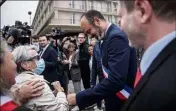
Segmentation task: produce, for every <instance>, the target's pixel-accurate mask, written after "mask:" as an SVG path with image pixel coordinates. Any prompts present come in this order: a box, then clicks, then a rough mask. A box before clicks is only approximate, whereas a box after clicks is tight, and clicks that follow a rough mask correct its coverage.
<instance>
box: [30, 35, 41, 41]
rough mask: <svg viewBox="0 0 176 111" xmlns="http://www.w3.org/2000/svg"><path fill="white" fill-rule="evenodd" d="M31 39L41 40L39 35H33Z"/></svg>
mask: <svg viewBox="0 0 176 111" xmlns="http://www.w3.org/2000/svg"><path fill="white" fill-rule="evenodd" d="M31 38H32V39H35V40H36V39H39V36H38V35H33V36H32V37H31Z"/></svg>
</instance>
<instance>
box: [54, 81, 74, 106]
mask: <svg viewBox="0 0 176 111" xmlns="http://www.w3.org/2000/svg"><path fill="white" fill-rule="evenodd" d="M52 85H53V87H54V89H55V91H54V92H53V93H54V94H57V92H63V91H64V89H63V88H62V87H61V85H60V82H59V81H55V82H53V83H52ZM67 100H68V104H69V105H76V94H75V93H73V94H68V95H67Z"/></svg>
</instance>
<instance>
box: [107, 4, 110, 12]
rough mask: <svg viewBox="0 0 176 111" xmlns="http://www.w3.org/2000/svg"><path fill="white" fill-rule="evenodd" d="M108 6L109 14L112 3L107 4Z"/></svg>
mask: <svg viewBox="0 0 176 111" xmlns="http://www.w3.org/2000/svg"><path fill="white" fill-rule="evenodd" d="M107 4H108V8H107V12H111V2H107Z"/></svg>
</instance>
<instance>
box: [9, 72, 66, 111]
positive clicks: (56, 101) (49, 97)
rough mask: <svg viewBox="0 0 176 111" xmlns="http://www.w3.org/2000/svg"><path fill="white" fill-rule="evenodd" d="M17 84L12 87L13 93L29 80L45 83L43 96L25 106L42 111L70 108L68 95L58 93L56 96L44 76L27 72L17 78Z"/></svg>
mask: <svg viewBox="0 0 176 111" xmlns="http://www.w3.org/2000/svg"><path fill="white" fill-rule="evenodd" d="M15 79H16V84H15V85H14V86H13V87H12V89H11V90H12V91H14V89H15V88H16V87H20V86H22V85H23V83H25V82H27V81H29V80H38V79H39V80H41V81H44V82H45V85H44V89H43V92H42V93H43V94H42V95H41V96H40V97H36V98H33V99H29V100H28V101H27V102H26V103H25V106H26V107H28V108H30V109H32V110H36V111H37V110H41V111H68V110H69V106H68V102H67V99H66V95H65V93H63V92H58V93H57V95H56V96H55V95H54V94H53V92H52V91H51V89H50V88H49V86H48V84H47V83H46V80H45V79H44V78H43V76H41V75H40V76H39V75H34V74H32V72H29V71H26V72H23V73H21V74H19V75H17V76H16V78H15Z"/></svg>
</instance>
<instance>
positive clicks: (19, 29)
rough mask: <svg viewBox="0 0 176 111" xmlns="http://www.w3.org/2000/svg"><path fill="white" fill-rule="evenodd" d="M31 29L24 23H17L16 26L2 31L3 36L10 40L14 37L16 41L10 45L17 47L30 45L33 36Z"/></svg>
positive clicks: (5, 27)
mask: <svg viewBox="0 0 176 111" xmlns="http://www.w3.org/2000/svg"><path fill="white" fill-rule="evenodd" d="M31 29H32V28H31V27H30V26H29V25H28V24H27V22H24V23H23V24H22V22H21V21H15V25H12V26H4V28H3V29H2V36H3V37H4V38H5V39H6V40H8V38H9V37H13V38H14V40H13V42H12V43H10V45H13V46H15V45H17V44H22V45H24V44H29V43H30V38H29V37H30V36H31Z"/></svg>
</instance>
